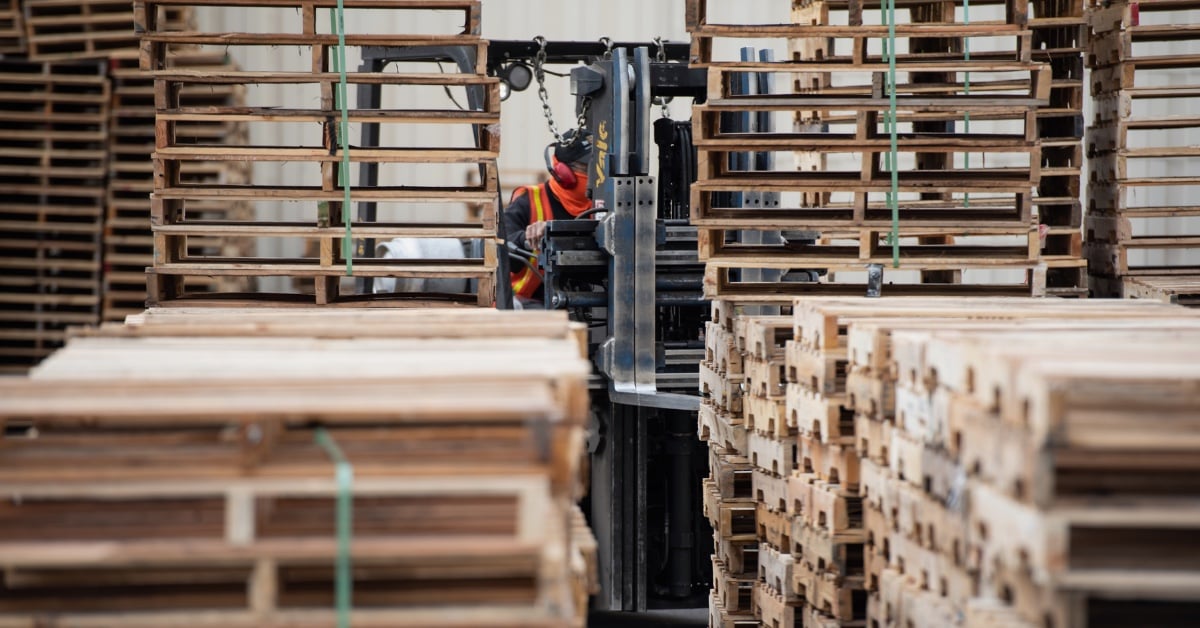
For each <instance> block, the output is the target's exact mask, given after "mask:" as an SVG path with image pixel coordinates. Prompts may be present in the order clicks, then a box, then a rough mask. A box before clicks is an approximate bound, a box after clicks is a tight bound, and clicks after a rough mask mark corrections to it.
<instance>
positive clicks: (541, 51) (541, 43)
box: [533, 35, 612, 146]
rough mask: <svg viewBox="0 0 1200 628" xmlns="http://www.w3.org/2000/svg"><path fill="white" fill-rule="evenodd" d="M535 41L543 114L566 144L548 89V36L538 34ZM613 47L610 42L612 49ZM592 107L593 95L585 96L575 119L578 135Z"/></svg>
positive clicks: (556, 137)
mask: <svg viewBox="0 0 1200 628" xmlns="http://www.w3.org/2000/svg"><path fill="white" fill-rule="evenodd" d="M533 41H534V43H536V44H537V45H538V51H537V55H536V56H535V57H534V58H533V78H534V79H536V80H537V84H538V98H539V99H540V100H541V101H542V114H543V115H545V116H546V127H547V128H549V129H550V134H551V135H553V136H554V141H555V142H558V143H559V144H561V145H563V146H566V144H567V140H565V139H564V138H563V134H562V133H559V132H558V125H557V124H556V123H555V122H554V112H553V111H552V110H551V109H550V94H549V92H547V91H546V38H545V37H542V36H541V35H538V36H537V37H534V38H533ZM611 48H612V46H611V44H610V45H609V50H610V51H611ZM609 54H611V52H610V53H609ZM591 107H592V99H591V97H587V98H584V99H583V106H582V107H580V109H579V116H578V117H577V118H576V120H575V124H576V125H577V130H576V131H575V134H576V136H579V135H582V134H583V131H584V129H585V128H587V114H588V110H589V109H591Z"/></svg>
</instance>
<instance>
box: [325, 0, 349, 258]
mask: <svg viewBox="0 0 1200 628" xmlns="http://www.w3.org/2000/svg"><path fill="white" fill-rule="evenodd" d="M329 17H330V19H331V20H332V21H333V23H332V24H331V25H330V26H331V28H333V29H334V30H335V31H337V36H338V46H337V54H335V55H334V56H333V71H334V72H337V73H338V85H337V101H338V103H339V104H340V105H341V109H342V121H341V125H340V126H341V128H340V131H339V132H338V136H339V137H340V139H341V145H342V167H341V168H340V169H339V170H338V185H341V186H342V222H344V223H346V235H345V236H343V238H342V257H344V258H346V276H347V277H353V276H354V241H353V240H352V239H351V237H350V223H351V217H350V214H351V211H350V140H349V137H350V105H349V103H348V102H347V98H346V91H347V90H346V10H345V5H344V3H343V2H342V0H337V8H330V9H329Z"/></svg>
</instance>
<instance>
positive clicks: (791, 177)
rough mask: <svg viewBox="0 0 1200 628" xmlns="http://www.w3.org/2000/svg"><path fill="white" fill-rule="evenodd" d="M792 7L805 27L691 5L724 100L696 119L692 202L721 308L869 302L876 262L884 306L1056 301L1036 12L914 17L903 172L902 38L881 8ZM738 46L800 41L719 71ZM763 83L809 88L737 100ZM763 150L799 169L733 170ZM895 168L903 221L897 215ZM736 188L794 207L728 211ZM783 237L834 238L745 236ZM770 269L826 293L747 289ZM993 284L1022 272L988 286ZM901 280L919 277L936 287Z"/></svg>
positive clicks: (795, 286)
mask: <svg viewBox="0 0 1200 628" xmlns="http://www.w3.org/2000/svg"><path fill="white" fill-rule="evenodd" d="M872 4H873V6H874V9H875V10H874V11H872V10H869V9H870V7H871V5H872ZM793 6H794V9H793V17H794V19H795V22H793V23H789V24H766V25H764V24H750V25H747V24H729V23H715V22H714V21H710V20H708V14H709V3H708V2H706V0H690V1H689V4H688V9H689V10H688V20H689V21H688V28H689V31H690V32H691V34H692V38H693V59H692V64H693V65H698V66H703V67H707V68H708V73H709V80H708V90H709V92H708V98H707V102H706V103H705V104H703V105H700V106H697V107H696V108H695V114H694V120H695V126H696V132H695V137H696V138H697V140H696V145H697V148H698V151H699V157H698V159H699V164H700V168H699V173H700V174H699V180H698V181H697V183H696V184H694V185H693V186H692V202H691V208H692V222H693V224H695V225H697V226H698V227H700V230H701V257H702V259H704V260H705V261H706V262H707V275H706V288H707V289H708V291H709V292H708V294H709V296H712V297H718V298H727V299H737V298H739V297H740V296H741V295H746V294H765V293H774V294H820V293H826V294H831V293H832V294H837V293H841V294H853V293H859V294H861V293H862V291H863V289H864V286H863V283H864V281H863V280H862V279H861V277H860V275H861V274H862V271H865V270H867V268H868V266H869V265H882V266H883V273H884V278H883V281H884V284H885V286H886V288H885V289H884V292H885V294H904V293H907V294H912V293H928V294H939V293H950V292H958V293H961V294H1020V295H1031V294H1032V295H1039V294H1042V293H1044V291H1045V289H1046V265H1045V264H1044V261H1043V260H1042V242H1041V240H1042V237H1041V236H1042V234H1041V233H1040V232H1039V231H1040V230H1039V223H1038V220H1037V217H1036V212H1035V211H1034V202H1033V198H1034V191H1035V187H1036V186H1037V185H1038V183H1039V181H1040V176H1041V175H1040V167H1041V162H1042V152H1041V151H1042V149H1041V144H1040V136H1039V128H1038V119H1039V118H1038V116H1039V111H1041V110H1042V109H1044V108H1046V107H1047V106H1048V105H1049V104H1050V97H1051V92H1052V68H1051V66H1050V65H1047V64H1045V63H1040V62H1037V61H1035V60H1033V59H1032V56H1033V55H1032V49H1031V47H1032V33H1031V31H1030V30H1029V25H1028V21H1029V16H1028V6H1027V4H1026V3H1025V2H1020V1H1017V0H1010V1H1009V2H1006V3H1005V4H1004V11H1003V16H1002V18H1003V19H1001V20H1000V21H996V20H984V21H976V22H968V21H967V20H966V19H962V18H960V17H959V16H958V14H957V13H956V12H955V10H954V9H955V7H956V5H955V4H953V3H939V4H936V5H935V4H925V3H919V4H909V3H901V6H900V7H897V13H896V18H895V19H896V22H897V24H896V25H895V47H896V48H897V49H899V50H900V53H899V54H898V55H897V58H896V71H897V73H896V89H895V94H894V95H895V102H896V105H895V107H896V113H897V125H898V126H897V135H898V137H897V148H896V151H895V156H896V161H897V163H896V164H895V167H894V168H890V169H889V167H888V166H887V162H889V161H891V159H892V155H893V151H892V148H891V137H890V135H891V134H890V132H889V130H888V126H887V124H886V122H887V118H888V116H889V112H890V109H891V102H890V100H891V99H890V98H889V96H891V95H892V94H889V93H887V87H886V85H885V78H886V76H887V74H888V69H889V68H888V66H889V64H888V62H887V60H886V59H885V58H883V57H881V56H880V54H879V53H878V52H877V51H878V50H879V47H880V46H881V45H885V44H886V43H887V42H888V40H889V34H888V31H889V28H888V27H887V26H886V25H879V24H878V23H877V22H874V23H872V22H870V20H875V19H877V14H878V9H879V4H878V3H857V2H852V3H836V4H835V3H825V2H819V1H814V2H802V3H794V5H793ZM963 17H965V15H964V16H963ZM728 38H786V39H789V40H792V41H794V42H797V43H796V44H795V45H793V46H791V49H792V55H793V57H792V58H791V59H789V60H787V61H782V62H775V63H763V62H741V61H728V60H724V59H720V58H714V57H713V50H714V49H715V48H718V46H716V42H719V41H721V40H722V39H728ZM964 38H969V39H971V40H987V42H988V43H990V44H993V46H992V47H993V50H992V51H990V52H984V53H974V54H972V53H968V52H967V51H966V50H964V49H963V46H962V40H963V39H964ZM881 42H882V43H881ZM750 72H770V73H776V74H777V75H788V76H789V77H796V79H795V80H788V81H780V82H779V83H780V85H781V87H780V89H777V90H775V92H773V93H758V94H754V95H740V94H738V93H737V92H736V91H735V90H734V89H733V86H734V84H735V83H736V82H737V81H738V80H740V77H741V76H742V75H744V74H746V73H750ZM771 111H788V112H792V113H793V114H795V115H796V116H797V118H798V120H799V122H800V124H799V125H798V129H797V131H794V132H793V131H789V132H780V133H753V134H741V133H732V132H729V131H727V130H726V129H724V128H723V126H722V118H723V117H724V116H726V115H729V114H746V113H748V112H749V113H758V112H771ZM968 119H969V120H970V122H968ZM754 151H757V152H773V153H788V152H795V153H796V154H797V160H798V162H799V163H798V167H799V169H798V170H790V171H787V170H783V169H779V170H776V171H766V172H761V171H745V170H733V169H732V168H731V167H730V166H729V165H728V163H727V162H728V161H729V159H728V157H729V155H730V154H731V153H737V152H754ZM780 161H781V162H782V161H783V160H780ZM893 170H895V171H896V174H897V180H898V187H897V189H898V197H897V199H896V200H897V206H898V207H897V219H895V220H894V218H893V212H892V211H891V208H890V206H889V203H888V202H887V199H888V195H889V194H890V192H891V190H892V171H893ZM729 192H747V193H749V192H761V193H778V194H780V195H781V196H780V199H781V200H780V201H779V203H778V204H777V205H772V206H771V207H763V206H742V207H723V206H720V205H721V202H722V201H721V199H724V198H726V197H727V193H729ZM797 198H798V199H799V200H796V199H797ZM772 230H778V231H782V232H784V236H785V240H786V239H787V238H788V237H789V234H793V235H795V234H802V233H811V232H814V231H816V232H819V238H818V239H817V240H816V242H815V243H806V242H805V241H804V240H803V238H802V237H793V239H792V240H791V241H789V242H786V243H784V244H780V245H761V244H750V243H749V242H750V241H752V239H747V237H746V235H745V234H746V232H748V231H772ZM738 232H741V235H738ZM893 235H894V236H895V237H896V238H897V239H896V240H895V242H896V244H897V249H896V250H894V249H893V246H892V239H893ZM739 238H740V239H739ZM1078 244H1079V242H1078V239H1076V240H1075V241H1074V245H1070V244H1068V249H1070V250H1068V251H1066V252H1064V253H1063V259H1059V257H1060V256H1059V255H1058V254H1057V252H1055V254H1054V255H1053V256H1052V257H1053V258H1055V259H1056V260H1058V261H1064V259H1065V258H1072V260H1073V261H1072V263H1074V264H1075V265H1076V267H1078V265H1079V260H1080V259H1081V255H1082V252H1081V250H1080V249H1079V246H1078ZM1072 246H1073V247H1074V248H1071V247H1072ZM894 253H895V254H896V255H898V260H895V263H897V264H898V266H895V267H894V266H893V264H894ZM755 269H775V270H781V271H793V270H799V269H808V270H812V271H817V272H818V273H819V274H821V275H822V279H821V281H820V283H819V284H814V283H807V282H783V283H768V284H764V283H762V282H756V281H748V280H745V279H744V278H743V275H746V274H747V273H744V272H741V271H746V270H755ZM978 270H1008V271H1010V272H1008V273H1000V274H999V278H998V279H991V278H983V277H980V278H979V279H978V280H977V279H976V273H975V271H978ZM900 271H914V273H916V274H918V275H919V277H918V279H919V283H917V284H911V281H912V277H911V276H910V277H907V278H905V275H903V273H900V274H898V273H899V272H900ZM917 271H919V273H918V272H917ZM1014 273H1015V275H1016V277H1015V278H1014V277H1013V275H1014ZM839 274H840V275H839ZM751 276H752V275H751ZM839 276H841V277H842V278H843V279H844V281H841V282H840V283H839V281H840V280H839ZM892 281H897V282H899V283H908V284H911V285H892V284H891V283H890V282H892ZM976 281H980V282H983V281H987V282H990V283H983V284H979V285H973V284H975V282H976ZM997 282H998V283H997ZM889 291H890V292H889ZM1076 291H1078V290H1077V286H1076Z"/></svg>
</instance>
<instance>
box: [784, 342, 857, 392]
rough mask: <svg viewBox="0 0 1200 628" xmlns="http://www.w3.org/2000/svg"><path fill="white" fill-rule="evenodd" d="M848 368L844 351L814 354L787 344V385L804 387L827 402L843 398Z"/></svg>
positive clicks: (814, 352) (806, 348) (799, 345)
mask: <svg viewBox="0 0 1200 628" xmlns="http://www.w3.org/2000/svg"><path fill="white" fill-rule="evenodd" d="M848 366H849V360H848V357H847V353H846V350H845V348H838V349H825V350H823V351H813V350H811V349H809V348H808V347H807V346H806V345H804V344H800V343H796V342H792V343H790V344H788V353H787V374H788V381H791V382H797V383H800V384H803V385H805V387H807V388H808V389H809V390H811V391H813V392H814V393H816V394H818V395H822V396H825V397H828V398H833V397H839V396H842V395H844V394H845V392H846V371H847V368H848Z"/></svg>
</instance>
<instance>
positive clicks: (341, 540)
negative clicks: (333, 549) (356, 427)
mask: <svg viewBox="0 0 1200 628" xmlns="http://www.w3.org/2000/svg"><path fill="white" fill-rule="evenodd" d="M316 441H317V444H318V445H320V446H321V448H322V449H324V450H325V453H327V454H329V457H330V458H331V459H332V460H333V462H334V478H335V479H336V480H337V514H336V517H337V558H336V562H335V567H334V595H335V598H334V600H335V604H336V606H337V626H338V628H350V602H351V593H352V591H353V586H354V579H353V578H352V577H351V571H350V568H351V564H350V539H351V536H352V535H353V533H354V509H353V505H354V503H353V499H354V467H353V466H352V465H351V464H350V462H349V461H348V460H346V456H345V455H343V454H342V449H341V448H340V447H338V445H337V443H336V442H334V440H333V437H332V436H330V435H329V433H328V432H326V431H325V428H323V427H318V428H317V433H316Z"/></svg>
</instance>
